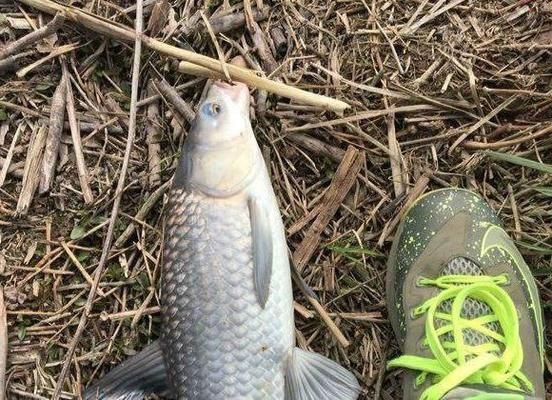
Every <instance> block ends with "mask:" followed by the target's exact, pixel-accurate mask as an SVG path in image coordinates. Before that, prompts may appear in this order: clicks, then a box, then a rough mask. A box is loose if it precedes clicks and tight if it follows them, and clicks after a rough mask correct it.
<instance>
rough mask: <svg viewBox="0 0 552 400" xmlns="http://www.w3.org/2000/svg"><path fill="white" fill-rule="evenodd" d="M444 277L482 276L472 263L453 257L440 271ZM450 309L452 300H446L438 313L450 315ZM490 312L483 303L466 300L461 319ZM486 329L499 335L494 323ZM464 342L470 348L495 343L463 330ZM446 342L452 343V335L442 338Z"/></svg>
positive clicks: (489, 338) (496, 325) (488, 338)
mask: <svg viewBox="0 0 552 400" xmlns="http://www.w3.org/2000/svg"><path fill="white" fill-rule="evenodd" d="M446 275H483V271H482V270H481V268H480V267H479V266H478V265H477V264H475V263H474V262H473V261H471V260H469V259H467V258H464V257H455V258H453V259H452V260H450V261H449V262H448V264H447V265H445V267H444V268H443V270H442V271H441V276H446ZM451 309H452V300H447V301H445V302H443V303H442V304H441V305H440V306H439V311H441V312H445V313H447V314H448V313H450V312H451ZM491 312H492V310H491V308H490V307H489V306H488V305H487V304H486V303H484V302H482V301H479V300H475V299H472V298H470V297H468V298H466V300H465V301H464V304H463V305H462V312H461V317H462V318H465V319H476V318H479V317H482V316H485V315H489V314H490V313H491ZM445 323H446V322H445V321H440V322H438V323H437V324H438V326H441V325H443V324H445ZM486 327H487V328H489V329H490V330H492V331H495V332H497V333H499V334H501V333H502V332H501V329H500V326H499V325H498V324H497V323H496V322H491V323H489V324H486ZM463 333H464V342H465V343H466V344H467V345H470V346H479V345H482V344H484V343H489V342H491V343H497V342H496V341H495V340H494V339H493V338H491V337H488V336H487V335H484V334H483V333H481V332H479V331H476V330H473V329H469V328H468V329H464V332H463ZM444 339H445V340H447V341H452V334H451V333H448V334H446V335H445V336H444Z"/></svg>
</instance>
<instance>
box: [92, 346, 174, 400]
mask: <svg viewBox="0 0 552 400" xmlns="http://www.w3.org/2000/svg"><path fill="white" fill-rule="evenodd" d="M167 391H168V382H167V372H166V370H165V363H164V361H163V354H162V353H161V348H160V347H159V342H158V341H155V342H153V343H152V344H150V345H149V346H147V347H146V348H144V349H143V350H142V351H141V352H139V353H138V354H136V355H134V356H132V357H130V358H129V359H127V360H125V361H123V362H122V363H121V364H120V365H118V366H117V367H115V368H114V369H113V370H111V371H110V372H109V373H107V374H106V375H105V376H104V377H103V378H101V379H100V380H99V381H98V382H96V383H95V384H93V385H92V386H90V387H89V388H88V389H86V392H85V393H84V399H85V400H142V399H143V398H144V396H145V395H147V394H151V393H157V394H164V393H166V392H167Z"/></svg>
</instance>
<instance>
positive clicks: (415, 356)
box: [387, 189, 544, 400]
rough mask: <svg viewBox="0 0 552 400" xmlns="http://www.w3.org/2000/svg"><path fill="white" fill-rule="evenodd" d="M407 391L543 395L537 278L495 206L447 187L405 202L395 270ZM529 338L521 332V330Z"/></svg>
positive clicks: (392, 262) (391, 300) (391, 293)
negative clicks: (502, 223)
mask: <svg viewBox="0 0 552 400" xmlns="http://www.w3.org/2000/svg"><path fill="white" fill-rule="evenodd" d="M387 308H388V312H389V319H390V321H391V324H392V326H393V330H394V331H395V335H396V337H397V340H398V341H399V345H400V347H401V350H402V354H403V355H402V356H400V357H398V358H396V359H394V360H391V361H390V362H389V365H388V366H389V368H398V367H400V368H404V369H406V370H407V371H406V373H405V379H404V382H403V389H404V397H403V398H404V399H405V400H409V399H416V400H417V399H424V400H434V399H447V400H450V399H478V400H483V399H493V400H501V399H502V400H506V399H508V400H514V399H519V400H522V399H524V400H526V399H544V382H543V372H544V360H543V358H544V344H543V340H544V338H543V320H542V318H543V316H542V310H541V306H540V300H539V294H538V291H537V286H536V284H535V281H534V279H533V276H532V274H531V271H530V270H529V268H528V267H527V264H525V262H524V260H523V258H522V256H521V254H520V253H519V251H518V250H517V248H516V247H515V245H514V243H513V241H512V240H511V239H510V238H509V237H508V235H507V233H506V232H505V231H504V229H502V227H501V226H500V221H499V219H498V217H497V216H496V215H495V214H494V212H493V211H492V209H491V208H490V207H489V206H488V205H487V204H486V203H485V202H484V200H483V199H481V198H480V197H479V196H477V195H476V194H474V193H472V192H469V191H467V190H462V189H443V190H437V191H434V192H430V193H428V194H426V195H425V196H423V197H421V198H420V199H419V200H418V201H416V203H415V204H414V205H413V206H412V207H411V208H410V209H409V210H408V211H407V212H406V214H405V216H404V218H403V221H402V222H401V225H400V226H399V229H398V232H397V235H396V237H395V240H394V243H393V247H392V250H391V254H390V258H389V265H388V270H387ZM522 338H523V339H522Z"/></svg>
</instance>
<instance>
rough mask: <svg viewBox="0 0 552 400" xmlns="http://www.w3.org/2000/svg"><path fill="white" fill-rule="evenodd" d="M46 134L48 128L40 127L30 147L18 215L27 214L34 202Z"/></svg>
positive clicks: (18, 203)
mask: <svg viewBox="0 0 552 400" xmlns="http://www.w3.org/2000/svg"><path fill="white" fill-rule="evenodd" d="M46 133H47V131H46V127H45V126H44V125H40V126H39V127H38V130H37V132H36V134H35V135H34V137H33V139H32V141H31V144H30V145H29V151H28V152H27V159H26V160H25V169H24V172H23V183H22V187H21V193H20V194H19V199H18V201H17V207H16V214H18V215H24V214H26V213H27V211H28V210H29V206H30V205H31V202H32V201H33V196H34V193H35V191H36V188H37V186H38V181H39V177H40V174H39V169H40V165H41V163H42V152H43V150H44V144H45V143H46Z"/></svg>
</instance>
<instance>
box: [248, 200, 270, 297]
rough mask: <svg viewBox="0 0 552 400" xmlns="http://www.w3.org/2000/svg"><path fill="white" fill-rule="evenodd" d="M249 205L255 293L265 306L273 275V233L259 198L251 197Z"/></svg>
mask: <svg viewBox="0 0 552 400" xmlns="http://www.w3.org/2000/svg"><path fill="white" fill-rule="evenodd" d="M248 206H249V215H250V220H251V241H252V246H253V279H254V283H255V293H256V295H257V300H258V301H259V304H260V305H261V307H262V308H264V307H265V305H266V302H267V300H268V295H269V291H270V277H271V275H272V234H271V230H270V223H269V221H268V213H267V212H266V210H265V209H264V208H263V206H262V204H260V201H259V199H257V198H254V197H252V198H250V199H249V201H248Z"/></svg>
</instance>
